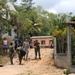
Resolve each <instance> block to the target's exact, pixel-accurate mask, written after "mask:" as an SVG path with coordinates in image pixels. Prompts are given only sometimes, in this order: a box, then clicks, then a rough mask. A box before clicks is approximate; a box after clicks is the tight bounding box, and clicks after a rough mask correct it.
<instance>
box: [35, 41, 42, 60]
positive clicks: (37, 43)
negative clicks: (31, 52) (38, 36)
mask: <svg viewBox="0 0 75 75" xmlns="http://www.w3.org/2000/svg"><path fill="white" fill-rule="evenodd" d="M34 49H35V59H37V54H38V56H39V59H41V55H40V43H39V42H38V40H36V41H35V42H34Z"/></svg>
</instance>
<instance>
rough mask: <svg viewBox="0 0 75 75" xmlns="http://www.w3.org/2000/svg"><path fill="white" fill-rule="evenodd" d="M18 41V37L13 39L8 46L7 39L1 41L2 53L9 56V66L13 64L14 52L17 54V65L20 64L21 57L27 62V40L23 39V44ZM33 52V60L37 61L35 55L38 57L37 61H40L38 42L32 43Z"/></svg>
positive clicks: (28, 46)
mask: <svg viewBox="0 0 75 75" xmlns="http://www.w3.org/2000/svg"><path fill="white" fill-rule="evenodd" d="M19 41H20V40H19V39H18V37H15V38H14V40H13V41H12V42H11V43H10V44H9V46H8V42H7V39H6V38H4V40H3V51H4V52H6V53H8V54H9V57H10V62H11V64H13V58H14V54H15V52H16V53H17V54H18V58H19V64H21V62H22V59H23V57H24V59H25V60H28V53H29V48H30V43H29V41H28V39H25V40H24V41H23V42H19ZM8 50H9V51H8ZM34 51H35V59H37V53H38V55H39V59H41V54H40V43H39V42H38V40H36V41H35V42H34Z"/></svg>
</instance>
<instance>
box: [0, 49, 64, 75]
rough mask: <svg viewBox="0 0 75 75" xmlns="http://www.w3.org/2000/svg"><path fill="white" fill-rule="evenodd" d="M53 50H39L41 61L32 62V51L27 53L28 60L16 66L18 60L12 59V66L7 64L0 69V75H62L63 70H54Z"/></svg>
mask: <svg viewBox="0 0 75 75" xmlns="http://www.w3.org/2000/svg"><path fill="white" fill-rule="evenodd" d="M52 53H53V49H50V48H49V49H48V48H44V49H41V58H42V59H41V60H39V59H38V60H34V49H30V51H29V60H28V61H25V60H23V61H22V64H23V65H18V63H19V62H18V58H14V65H10V63H7V64H5V65H4V67H0V75H63V69H59V68H56V67H55V66H54V61H53V59H52Z"/></svg>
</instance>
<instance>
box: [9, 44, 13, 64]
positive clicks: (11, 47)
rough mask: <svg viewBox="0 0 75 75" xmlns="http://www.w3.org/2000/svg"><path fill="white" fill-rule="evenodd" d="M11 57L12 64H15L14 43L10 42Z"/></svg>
mask: <svg viewBox="0 0 75 75" xmlns="http://www.w3.org/2000/svg"><path fill="white" fill-rule="evenodd" d="M9 57H10V62H11V65H13V57H14V47H13V43H10V45H9Z"/></svg>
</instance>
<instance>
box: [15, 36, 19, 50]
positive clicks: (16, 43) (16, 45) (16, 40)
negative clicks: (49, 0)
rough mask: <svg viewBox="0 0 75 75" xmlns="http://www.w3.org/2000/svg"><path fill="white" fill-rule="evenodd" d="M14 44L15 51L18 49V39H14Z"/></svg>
mask: <svg viewBox="0 0 75 75" xmlns="http://www.w3.org/2000/svg"><path fill="white" fill-rule="evenodd" d="M14 43H15V50H16V49H17V47H18V45H19V39H18V37H15V39H14Z"/></svg>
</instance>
